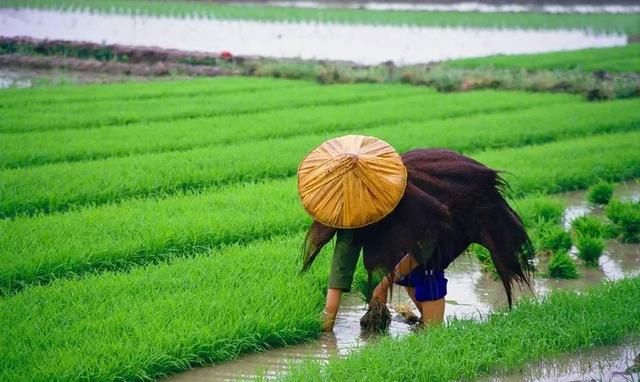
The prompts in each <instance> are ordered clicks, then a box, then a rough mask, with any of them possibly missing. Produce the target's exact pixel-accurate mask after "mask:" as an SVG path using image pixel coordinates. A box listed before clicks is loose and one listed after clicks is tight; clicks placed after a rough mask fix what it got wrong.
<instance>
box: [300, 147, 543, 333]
mask: <svg viewBox="0 0 640 382" xmlns="http://www.w3.org/2000/svg"><path fill="white" fill-rule="evenodd" d="M504 188H506V184H505V182H504V181H503V180H502V179H501V178H500V176H499V175H498V173H497V172H496V171H495V170H492V169H490V168H488V167H486V166H484V165H482V164H481V163H479V162H476V161H475V160H473V159H471V158H468V157H465V156H463V155H460V154H458V153H455V152H452V151H449V150H442V149H418V150H412V151H409V152H407V153H404V154H402V155H401V156H400V155H398V154H397V153H396V152H395V150H394V149H393V148H392V147H391V146H390V145H388V144H387V143H385V142H383V141H381V140H379V139H377V138H374V137H367V136H359V135H349V136H344V137H340V138H336V139H332V140H329V141H327V142H325V143H323V144H322V145H320V146H319V147H317V148H316V149H314V150H313V151H312V152H311V153H309V154H308V155H307V156H306V157H305V159H304V160H303V161H302V163H301V165H300V168H299V169H298V190H299V193H300V198H301V200H302V204H303V206H304V207H305V209H306V210H307V212H309V214H310V215H311V216H312V217H313V218H314V221H313V223H312V224H311V227H310V228H309V230H308V232H307V236H306V239H305V245H304V253H303V271H306V270H307V269H308V268H309V267H310V266H311V264H312V263H313V261H314V259H315V257H316V256H317V255H318V253H319V252H320V250H321V249H322V248H323V247H324V245H326V244H327V243H328V242H329V241H330V240H331V239H332V238H333V237H334V236H337V241H336V248H335V253H334V257H333V261H332V270H331V274H330V279H329V290H328V291H327V303H326V307H325V322H324V328H325V330H331V329H332V328H333V322H334V320H335V317H336V314H337V311H338V306H339V302H340V295H341V293H342V292H344V291H348V290H349V289H350V287H351V282H352V279H353V272H354V270H355V266H356V264H357V261H358V257H359V254H360V252H361V251H362V253H363V260H364V265H365V268H366V269H367V271H368V272H369V280H371V274H372V272H375V271H378V270H382V271H383V272H385V273H387V276H386V277H384V278H383V279H382V281H381V282H380V283H379V284H378V285H377V286H376V288H375V289H374V291H373V295H372V301H371V302H374V300H377V301H378V302H382V303H386V299H387V291H388V289H389V288H390V287H391V285H392V284H393V283H400V284H401V285H405V286H406V287H407V288H408V292H409V294H410V296H411V297H412V299H413V300H414V302H415V303H416V306H417V307H418V309H419V310H420V311H421V313H422V316H423V322H424V323H425V324H427V325H429V324H433V323H439V322H441V321H442V319H443V316H444V296H445V295H446V279H445V278H444V270H445V269H446V268H447V267H448V266H449V264H451V262H452V261H453V260H455V259H456V258H457V257H458V256H459V255H460V254H461V253H463V252H464V250H465V249H466V248H467V247H468V246H469V245H470V244H472V243H478V244H481V245H483V246H484V247H486V248H487V249H488V250H489V252H490V253H491V259H492V261H493V263H494V264H495V266H496V270H497V272H498V275H499V276H500V279H501V281H502V283H503V286H504V288H505V291H506V294H507V300H508V303H509V305H511V303H512V293H511V291H512V286H513V283H514V282H523V283H525V284H528V283H529V274H530V272H531V270H532V268H531V265H530V263H529V260H530V259H532V258H533V250H532V248H531V243H530V240H529V238H528V236H527V233H526V231H525V229H524V227H523V224H522V221H521V219H520V218H519V217H518V215H517V214H516V213H515V212H514V211H513V210H512V209H511V207H509V205H508V204H507V202H506V200H505V199H504V197H503V196H502V192H501V191H502V190H503V189H504Z"/></svg>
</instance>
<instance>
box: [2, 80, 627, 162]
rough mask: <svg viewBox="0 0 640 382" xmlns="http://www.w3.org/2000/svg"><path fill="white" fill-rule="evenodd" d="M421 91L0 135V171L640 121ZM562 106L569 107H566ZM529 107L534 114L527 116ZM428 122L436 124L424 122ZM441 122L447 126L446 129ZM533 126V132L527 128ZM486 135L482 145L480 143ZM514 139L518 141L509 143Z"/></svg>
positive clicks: (571, 102) (551, 132)
mask: <svg viewBox="0 0 640 382" xmlns="http://www.w3.org/2000/svg"><path fill="white" fill-rule="evenodd" d="M418 90H419V92H418V93H416V94H415V95H413V96H410V97H399V96H395V97H393V98H392V99H385V100H375V101H368V102H360V103H345V104H341V105H327V106H309V107H301V108H296V109H284V110H277V111H268V112H260V113H255V114H250V115H234V116H217V117H208V118H193V119H180V120H173V121H164V122H161V121H156V122H149V121H145V122H140V123H136V124H130V125H125V126H105V127H99V128H94V129H79V130H54V131H43V132H28V133H12V134H1V133H0V167H16V166H29V165H34V164H42V163H50V162H59V161H79V160H86V159H100V158H105V157H115V156H126V155H131V154H142V153H154V152H165V151H176V150H189V149H194V148H199V147H206V146H214V145H229V144H238V143H241V142H242V143H248V142H252V141H259V140H262V139H268V138H288V137H294V136H300V135H309V134H326V135H330V134H333V135H337V134H341V133H347V132H350V131H358V132H362V133H367V131H368V130H369V129H372V130H371V131H372V132H371V134H374V133H375V134H384V133H387V132H389V131H391V132H393V131H396V130H398V131H399V130H400V129H402V131H405V132H406V133H407V134H409V133H413V134H423V136H422V138H421V139H424V136H426V134H436V135H437V139H438V140H439V142H436V144H439V145H442V146H451V144H452V143H455V142H457V141H458V139H457V138H458V137H457V134H456V139H453V138H452V139H449V140H446V137H447V135H446V134H442V133H441V132H442V131H444V130H445V128H446V127H449V125H448V124H449V122H448V121H442V119H444V118H454V117H462V116H469V118H468V119H465V120H460V121H459V122H458V123H454V122H451V125H450V127H451V129H453V130H454V132H455V131H457V130H459V129H460V130H462V129H464V131H460V135H462V134H470V135H475V138H476V140H478V143H477V144H470V145H468V147H461V149H468V148H476V150H477V148H480V147H483V146H485V147H499V146H501V145H511V144H512V143H513V142H517V141H522V142H523V143H526V144H530V143H534V142H544V141H548V140H551V139H554V137H559V136H573V135H577V134H580V135H582V134H585V133H588V132H593V133H595V132H604V131H621V130H627V129H632V128H634V126H635V125H636V122H635V121H636V120H640V112H638V110H640V108H639V107H638V105H639V103H638V102H636V101H623V102H612V103H608V104H598V105H590V104H586V103H581V102H578V99H577V98H576V97H574V96H566V95H548V94H545V95H541V94H526V93H515V92H511V93H507V92H494V91H483V92H473V93H465V94H437V93H435V92H434V91H432V90H430V89H424V88H423V89H418ZM563 105H566V106H567V108H568V110H563V109H562V106H563ZM427 106H428V107H427ZM541 106H545V107H546V108H542V107H541ZM530 108H532V110H531V111H530V112H527V110H528V109H530ZM569 108H570V109H569ZM534 109H535V110H534ZM499 111H512V114H510V115H503V116H497V115H496V116H495V118H492V117H491V116H488V115H485V114H487V113H494V112H499ZM471 116H473V117H471ZM474 118H479V119H474ZM509 118H512V121H509ZM551 118H554V119H551ZM431 120H433V121H432V123H428V122H427V121H431ZM436 120H437V121H436ZM551 121H553V123H551ZM441 123H445V125H444V126H442V128H441V126H440V124H441ZM512 123H518V124H521V126H522V129H521V130H519V131H521V132H520V133H519V134H514V133H513V130H512V129H511V126H512ZM394 124H395V125H398V126H397V128H396V129H393V128H391V126H389V125H394ZM529 126H532V127H535V128H532V129H528V127H529ZM489 127H491V128H492V129H494V130H498V129H499V130H500V132H498V131H496V133H495V134H496V136H494V137H493V139H494V140H493V141H489V140H487V139H486V138H488V137H489V135H488V132H487V131H486V128H489ZM482 136H484V137H485V139H484V140H481V137H482ZM511 136H513V137H514V138H509V137H511ZM521 137H522V138H521ZM464 142H469V141H468V140H464ZM481 142H483V143H481Z"/></svg>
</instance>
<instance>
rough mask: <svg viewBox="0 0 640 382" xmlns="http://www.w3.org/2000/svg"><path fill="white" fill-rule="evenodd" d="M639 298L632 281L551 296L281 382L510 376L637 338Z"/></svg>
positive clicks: (391, 342)
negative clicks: (542, 362) (568, 355)
mask: <svg viewBox="0 0 640 382" xmlns="http://www.w3.org/2000/svg"><path fill="white" fill-rule="evenodd" d="M639 299H640V280H639V279H638V278H632V279H625V280H621V281H619V282H615V283H605V284H603V285H600V286H598V287H595V288H590V289H588V290H587V291H585V292H584V293H582V292H580V293H577V292H569V291H555V292H553V293H552V294H551V295H549V296H546V297H544V298H542V299H541V300H540V301H535V300H528V301H521V302H520V303H518V304H517V306H516V308H515V309H513V310H512V311H510V312H509V313H505V312H498V313H496V314H492V315H490V316H489V317H487V319H486V320H483V321H472V320H452V321H450V322H448V324H447V325H446V326H445V327H436V328H430V329H429V330H424V331H422V332H420V333H418V334H416V335H408V336H406V337H403V338H400V339H398V338H394V337H388V338H383V339H381V340H380V341H377V342H376V343H375V344H370V345H368V346H366V347H363V348H361V349H359V350H357V351H353V352H351V353H349V355H348V356H346V357H340V358H338V357H336V358H333V359H331V360H329V361H328V362H326V361H323V362H322V363H320V362H317V361H315V362H314V361H309V362H306V363H304V364H302V365H300V366H298V367H296V368H294V369H293V370H292V371H291V372H290V374H289V375H287V376H285V377H283V378H282V380H284V381H309V382H312V381H345V380H358V381H366V380H371V381H387V380H399V379H401V380H407V381H414V380H421V381H453V380H456V381H458V380H472V379H475V378H486V377H487V376H488V375H489V374H491V373H494V372H500V371H508V370H515V371H517V370H521V368H522V367H524V365H525V364H527V363H530V362H535V361H538V360H542V359H545V358H549V357H552V356H554V355H560V354H566V353H570V352H573V351H577V350H579V349H584V348H591V347H593V346H601V345H605V344H610V343H617V342H618V341H622V340H624V339H625V338H628V336H636V335H638V334H639V333H640V325H638V322H640V304H637V303H636V301H639ZM612 317H616V319H611V318H612ZM390 355H393V356H390ZM399 373H401V377H399V376H398V375H399Z"/></svg>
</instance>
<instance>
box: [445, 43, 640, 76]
mask: <svg viewBox="0 0 640 382" xmlns="http://www.w3.org/2000/svg"><path fill="white" fill-rule="evenodd" d="M446 66H448V67H456V68H479V67H480V68H481V67H493V68H501V69H513V68H517V69H528V70H581V71H588V72H593V71H596V70H607V71H613V72H640V45H638V44H630V45H626V46H620V47H612V48H589V49H581V50H574V51H568V52H551V53H537V54H519V55H499V56H490V57H480V58H465V59H460V60H453V61H448V62H447V63H446Z"/></svg>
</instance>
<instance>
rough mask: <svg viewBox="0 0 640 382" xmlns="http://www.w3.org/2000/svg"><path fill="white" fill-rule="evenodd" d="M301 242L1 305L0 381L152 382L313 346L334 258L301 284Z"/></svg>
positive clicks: (99, 280)
mask: <svg viewBox="0 0 640 382" xmlns="http://www.w3.org/2000/svg"><path fill="white" fill-rule="evenodd" d="M302 239H303V235H301V234H297V235H294V236H292V237H287V238H278V239H276V240H271V241H266V242H259V243H253V244H250V245H248V246H239V245H233V246H229V247H226V248H224V249H222V250H220V251H218V252H214V253H210V254H209V253H206V254H203V255H201V256H197V257H196V258H191V259H182V260H177V261H173V262H172V263H171V264H170V265H167V264H163V265H158V266H147V267H142V268H137V269H134V270H132V271H131V272H130V273H126V274H125V273H120V274H117V273H105V274H101V275H91V276H89V277H87V278H86V279H83V280H67V281H63V280H60V281H59V282H56V283H54V284H51V285H49V286H47V287H36V288H30V289H29V290H26V291H24V293H22V294H20V295H16V296H12V297H6V298H2V299H0V312H1V313H0V324H1V328H0V338H2V349H3V351H2V354H3V355H2V357H0V380H2V381H31V382H35V381H54V380H55V381H57V380H80V379H86V380H91V381H113V380H127V381H132V380H154V379H156V378H161V377H162V376H164V375H166V374H167V373H172V372H177V371H180V370H185V369H188V368H189V366H190V365H197V364H208V363H217V362H220V361H225V360H228V359H232V358H235V357H237V356H238V355H239V354H240V353H244V352H258V351H261V350H266V349H268V348H271V347H277V346H286V345H291V344H295V343H297V342H301V341H303V340H309V339H312V338H314V337H316V336H317V335H318V334H319V332H320V312H321V311H322V304H323V300H324V297H323V293H324V290H325V285H326V279H327V273H328V264H329V262H328V261H327V260H328V259H330V256H328V255H324V256H320V258H319V259H318V260H317V262H318V264H316V266H315V267H314V268H313V269H312V270H311V273H310V274H306V275H305V276H304V277H301V276H300V275H299V264H298V263H299V262H298V261H297V257H298V253H297V250H298V249H299V247H300V243H301V242H302Z"/></svg>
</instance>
